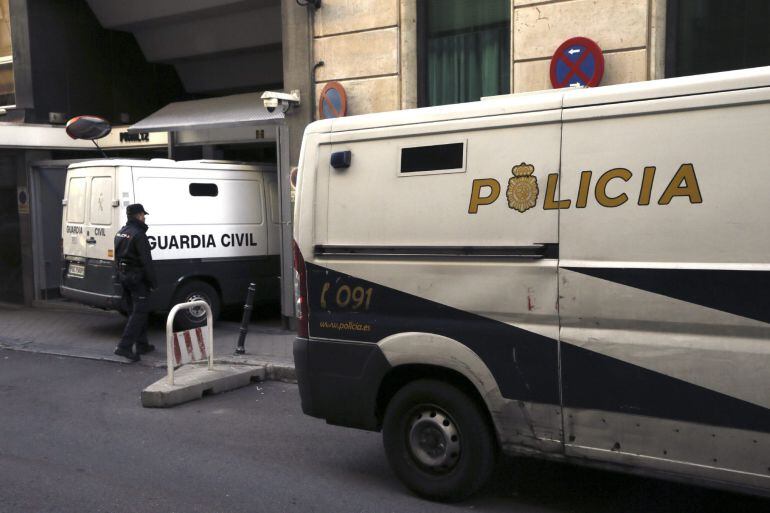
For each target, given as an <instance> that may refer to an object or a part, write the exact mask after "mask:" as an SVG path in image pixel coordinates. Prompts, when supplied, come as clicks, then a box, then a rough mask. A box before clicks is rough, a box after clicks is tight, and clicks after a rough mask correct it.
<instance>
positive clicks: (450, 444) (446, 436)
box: [409, 407, 460, 472]
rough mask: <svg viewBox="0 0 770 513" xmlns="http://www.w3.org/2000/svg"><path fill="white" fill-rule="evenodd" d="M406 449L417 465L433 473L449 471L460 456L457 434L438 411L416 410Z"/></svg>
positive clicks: (434, 409) (447, 416)
mask: <svg viewBox="0 0 770 513" xmlns="http://www.w3.org/2000/svg"><path fill="white" fill-rule="evenodd" d="M409 449H410V450H411V452H412V456H413V457H414V458H415V460H416V461H417V462H418V463H420V464H421V465H423V466H425V467H428V468H429V469H431V470H433V471H435V472H446V471H449V470H451V469H452V468H453V467H454V465H455V464H456V463H457V460H458V459H459V457H460V435H459V433H458V431H457V428H456V427H455V424H454V422H453V421H452V419H451V418H450V417H449V415H447V414H446V413H445V412H443V411H441V410H440V409H439V408H429V407H426V408H420V409H418V410H417V413H416V414H415V415H414V416H413V417H412V420H411V424H410V427H409Z"/></svg>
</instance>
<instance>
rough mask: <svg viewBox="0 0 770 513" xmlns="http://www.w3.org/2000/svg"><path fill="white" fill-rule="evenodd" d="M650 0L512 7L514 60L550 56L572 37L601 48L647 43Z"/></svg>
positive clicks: (591, 0) (584, 0) (579, 0)
mask: <svg viewBox="0 0 770 513" xmlns="http://www.w3.org/2000/svg"><path fill="white" fill-rule="evenodd" d="M647 6H648V2H647V0H573V1H570V2H555V3H549V4H537V5H533V6H525V7H515V8H514V10H513V17H514V19H513V56H514V60H515V61H519V60H523V59H538V58H546V57H551V56H552V55H553V52H554V51H556V49H557V48H558V47H559V45H560V44H561V43H563V42H564V41H565V40H567V39H569V38H570V37H573V36H584V37H588V38H591V39H593V40H594V41H596V42H597V43H598V44H599V46H600V47H601V48H602V50H619V49H624V48H637V47H645V46H647V15H648V13H647Z"/></svg>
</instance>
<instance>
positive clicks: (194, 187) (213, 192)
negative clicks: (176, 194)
mask: <svg viewBox="0 0 770 513" xmlns="http://www.w3.org/2000/svg"><path fill="white" fill-rule="evenodd" d="M190 195H192V196H217V195H219V187H217V184H215V183H191V184H190Z"/></svg>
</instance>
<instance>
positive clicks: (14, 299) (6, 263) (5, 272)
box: [0, 157, 24, 303]
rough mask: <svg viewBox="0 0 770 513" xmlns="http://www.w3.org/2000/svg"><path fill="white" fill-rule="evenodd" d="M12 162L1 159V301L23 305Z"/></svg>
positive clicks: (19, 242)
mask: <svg viewBox="0 0 770 513" xmlns="http://www.w3.org/2000/svg"><path fill="white" fill-rule="evenodd" d="M14 163H15V160H14V159H13V158H12V157H0V241H1V243H0V301H2V302H7V303H22V302H24V291H23V289H22V280H21V238H20V235H19V234H20V231H19V212H18V207H17V204H16V168H15V166H14Z"/></svg>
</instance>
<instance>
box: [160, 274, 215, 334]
mask: <svg viewBox="0 0 770 513" xmlns="http://www.w3.org/2000/svg"><path fill="white" fill-rule="evenodd" d="M196 299H202V300H204V301H205V302H207V303H208V304H209V306H210V307H211V313H212V315H213V317H214V320H215V321H216V320H217V319H218V318H219V311H220V301H219V294H217V291H216V290H214V287H212V286H211V285H209V284H208V283H206V282H203V281H199V280H192V281H188V282H186V283H184V284H182V285H181V286H180V287H179V288H178V289H177V291H176V293H175V294H174V301H173V303H172V305H171V306H172V307H173V306H174V305H178V304H179V303H187V302H188V301H194V300H196ZM205 325H206V312H205V310H203V309H202V308H201V309H199V310H180V311H179V313H177V314H176V317H175V318H174V329H177V330H190V329H193V328H200V327H201V326H205Z"/></svg>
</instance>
